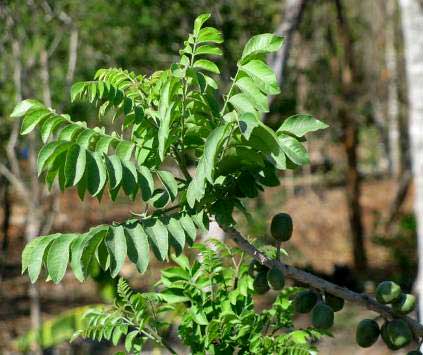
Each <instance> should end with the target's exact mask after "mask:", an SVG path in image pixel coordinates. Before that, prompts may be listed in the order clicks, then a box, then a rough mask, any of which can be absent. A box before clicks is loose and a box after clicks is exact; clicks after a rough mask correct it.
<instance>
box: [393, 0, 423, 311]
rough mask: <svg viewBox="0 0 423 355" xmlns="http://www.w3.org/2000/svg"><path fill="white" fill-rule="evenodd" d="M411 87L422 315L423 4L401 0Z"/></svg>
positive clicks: (413, 162) (418, 290)
mask: <svg viewBox="0 0 423 355" xmlns="http://www.w3.org/2000/svg"><path fill="white" fill-rule="evenodd" d="M399 3H400V6H401V18H402V29H403V33H404V48H405V51H404V52H405V60H406V73H407V89H408V120H409V135H410V141H411V162H412V168H413V174H414V183H415V201H414V206H415V215H416V220H417V239H418V259H419V267H418V276H417V280H416V284H415V289H416V292H417V295H418V298H419V301H420V302H419V314H420V317H421V316H422V315H423V302H422V301H423V4H422V2H421V1H419V0H400V1H399Z"/></svg>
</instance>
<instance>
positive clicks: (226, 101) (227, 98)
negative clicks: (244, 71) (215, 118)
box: [220, 67, 239, 115]
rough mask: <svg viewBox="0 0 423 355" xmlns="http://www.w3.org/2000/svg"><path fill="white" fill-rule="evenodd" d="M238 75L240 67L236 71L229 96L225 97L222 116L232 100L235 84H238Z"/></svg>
mask: <svg viewBox="0 0 423 355" xmlns="http://www.w3.org/2000/svg"><path fill="white" fill-rule="evenodd" d="M238 74H239V67H238V69H237V71H236V74H235V76H234V77H233V79H232V83H231V87H230V88H229V91H228V94H227V95H226V97H225V102H224V103H223V107H222V111H220V114H221V115H223V114H224V113H225V110H226V106H227V105H228V102H229V99H230V98H231V94H232V90H233V89H234V86H235V82H236V79H237V77H238Z"/></svg>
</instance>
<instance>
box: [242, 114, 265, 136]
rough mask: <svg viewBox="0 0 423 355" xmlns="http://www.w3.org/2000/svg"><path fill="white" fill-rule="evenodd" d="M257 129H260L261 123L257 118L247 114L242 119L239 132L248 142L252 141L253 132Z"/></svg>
mask: <svg viewBox="0 0 423 355" xmlns="http://www.w3.org/2000/svg"><path fill="white" fill-rule="evenodd" d="M257 127H260V121H259V120H258V119H257V116H255V115H253V114H251V113H246V114H243V115H242V116H241V117H240V119H239V130H240V131H241V133H242V134H243V135H244V137H245V138H246V139H247V140H249V139H250V137H251V133H253V130H254V129H255V128H257Z"/></svg>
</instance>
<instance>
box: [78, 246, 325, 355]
mask: <svg viewBox="0 0 423 355" xmlns="http://www.w3.org/2000/svg"><path fill="white" fill-rule="evenodd" d="M193 247H194V248H195V249H196V250H197V251H198V252H199V255H200V257H201V261H198V260H194V261H193V262H190V261H189V260H188V258H187V257H186V256H184V255H180V256H178V257H177V256H173V257H172V260H173V261H174V262H175V264H176V265H175V266H174V267H169V268H167V269H164V270H162V272H161V279H160V281H159V282H158V284H157V285H158V287H159V292H156V293H144V294H139V293H134V292H133V291H131V290H130V288H129V287H128V284H127V283H126V282H124V281H123V280H121V281H119V284H118V295H119V299H118V301H117V302H116V304H115V305H114V307H111V308H103V309H96V310H93V311H90V312H88V313H87V314H86V323H85V324H87V326H86V328H85V329H83V330H82V331H81V332H80V333H78V334H80V335H82V336H84V337H88V338H90V339H94V340H101V339H107V340H110V341H112V342H113V343H114V344H117V342H118V341H119V339H122V340H123V339H124V343H125V348H126V351H128V352H129V351H141V350H142V346H143V345H144V343H145V342H146V341H147V340H148V339H150V340H152V341H154V342H156V343H158V344H160V345H162V346H165V347H167V348H168V350H169V345H168V344H167V343H166V341H165V332H166V330H167V329H168V326H169V324H168V323H167V322H166V319H169V318H170V314H169V312H170V313H174V314H175V315H178V316H179V317H181V322H180V325H179V327H178V335H179V338H180V340H181V341H182V343H183V344H185V345H186V346H189V348H190V349H191V351H192V353H193V354H204V353H207V354H222V353H225V354H232V353H234V351H235V350H236V349H238V351H240V352H241V353H243V354H265V353H266V354H268V353H277V354H313V353H314V347H313V345H311V344H312V342H313V341H315V340H317V339H318V338H319V337H320V336H321V335H320V333H319V332H318V331H316V330H314V329H312V328H309V329H304V330H293V329H292V328H293V323H292V318H293V315H294V309H293V301H292V300H291V298H292V296H293V295H294V294H295V293H296V292H297V289H295V288H286V289H284V290H283V291H282V292H280V293H279V295H278V296H277V298H276V299H275V301H274V302H273V304H272V306H271V307H270V308H269V309H265V310H264V311H262V312H261V313H258V312H256V311H255V307H254V300H253V297H252V290H253V279H252V277H251V276H250V275H249V274H248V268H247V267H246V265H245V264H244V263H243V256H242V254H240V251H239V249H237V248H228V247H227V246H226V245H225V244H223V243H222V242H219V241H216V240H210V241H209V243H208V244H207V245H203V244H195V245H194V246H193ZM227 261H230V262H231V263H230V264H229V265H227V264H226V262H227ZM287 330H288V332H286V331H287ZM115 332H116V333H115ZM170 351H172V349H171V348H170Z"/></svg>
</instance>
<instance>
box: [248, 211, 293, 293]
mask: <svg viewBox="0 0 423 355" xmlns="http://www.w3.org/2000/svg"><path fill="white" fill-rule="evenodd" d="M292 230H293V224H292V219H291V217H290V216H289V215H288V214H286V213H278V214H277V215H275V216H274V217H273V218H272V223H271V225H270V232H271V234H272V237H273V238H274V239H275V240H276V242H277V247H278V258H279V250H280V243H281V242H286V241H288V240H289V239H291V236H292ZM249 272H250V275H251V277H253V278H254V283H253V286H254V291H255V293H256V294H258V295H263V294H265V293H266V292H267V291H269V290H270V288H272V289H273V290H275V291H279V290H282V289H283V287H284V286H285V276H284V274H283V272H282V271H281V270H279V269H277V268H271V269H269V268H268V267H267V266H265V265H262V264H260V263H259V262H258V261H257V260H253V261H252V262H251V264H250V269H249Z"/></svg>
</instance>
